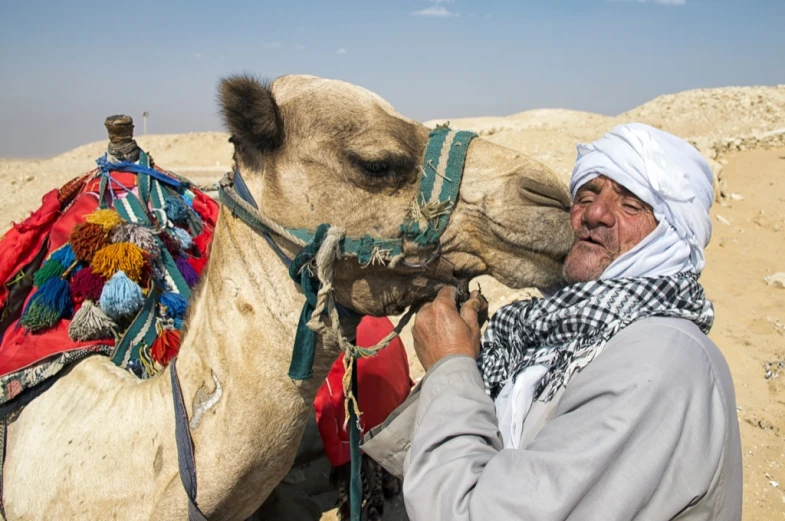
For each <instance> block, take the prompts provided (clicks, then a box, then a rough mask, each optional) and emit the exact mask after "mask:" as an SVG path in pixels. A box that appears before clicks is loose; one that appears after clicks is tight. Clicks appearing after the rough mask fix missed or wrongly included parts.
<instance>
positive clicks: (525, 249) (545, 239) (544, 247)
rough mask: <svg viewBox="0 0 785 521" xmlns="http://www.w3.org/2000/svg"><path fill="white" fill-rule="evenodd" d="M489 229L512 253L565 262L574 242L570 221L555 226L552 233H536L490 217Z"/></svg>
mask: <svg viewBox="0 0 785 521" xmlns="http://www.w3.org/2000/svg"><path fill="white" fill-rule="evenodd" d="M488 220H489V223H490V226H489V230H490V231H491V233H492V234H493V236H494V237H495V238H496V239H497V240H498V241H499V242H500V243H502V245H503V247H505V248H507V249H509V250H510V251H511V253H513V254H516V253H519V254H529V255H535V256H538V257H544V258H546V259H547V260H549V261H554V262H557V263H560V264H561V263H563V262H564V260H565V259H566V258H567V254H568V253H569V251H570V248H571V247H572V243H573V233H572V229H571V228H570V225H569V221H566V220H565V221H563V223H564V224H563V225H561V226H559V225H556V226H553V227H551V229H552V230H553V232H554V233H551V234H547V235H545V234H534V233H532V232H531V231H521V230H516V229H515V227H514V226H510V225H505V224H501V223H499V222H497V221H496V220H494V219H491V218H489V219H488Z"/></svg>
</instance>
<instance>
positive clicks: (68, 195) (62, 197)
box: [57, 176, 87, 208]
mask: <svg viewBox="0 0 785 521" xmlns="http://www.w3.org/2000/svg"><path fill="white" fill-rule="evenodd" d="M86 180H87V177H86V176H82V177H75V178H74V179H71V180H70V181H68V182H67V183H66V184H64V185H63V186H62V187H61V188H60V190H59V191H58V194H57V200H58V201H59V202H60V208H65V207H66V206H67V205H68V204H70V203H71V201H72V200H73V199H74V197H76V195H77V194H78V193H79V191H80V190H81V189H82V187H83V186H84V184H85V181H86Z"/></svg>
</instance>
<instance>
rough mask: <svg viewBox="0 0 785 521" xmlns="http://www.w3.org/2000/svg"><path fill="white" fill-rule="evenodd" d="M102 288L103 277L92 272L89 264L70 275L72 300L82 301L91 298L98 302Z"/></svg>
mask: <svg viewBox="0 0 785 521" xmlns="http://www.w3.org/2000/svg"><path fill="white" fill-rule="evenodd" d="M103 289H104V279H102V278H101V277H99V276H98V275H96V274H95V273H93V270H92V268H90V267H89V266H88V267H87V268H85V269H83V270H80V271H78V272H76V273H75V274H74V276H73V277H71V296H72V297H73V299H74V302H76V303H79V302H84V301H85V300H92V301H93V302H98V299H100V298H101V290H103Z"/></svg>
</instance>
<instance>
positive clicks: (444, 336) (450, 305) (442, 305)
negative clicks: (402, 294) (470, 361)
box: [412, 286, 488, 371]
mask: <svg viewBox="0 0 785 521" xmlns="http://www.w3.org/2000/svg"><path fill="white" fill-rule="evenodd" d="M457 294H458V290H457V289H456V288H454V287H452V286H445V287H443V288H442V289H441V290H439V293H438V295H436V298H435V299H434V300H433V302H431V303H428V304H425V305H423V306H422V307H421V308H420V311H418V312H417V318H415V320H414V327H413V328H412V336H413V337H414V351H415V352H416V353H417V358H419V359H420V363H421V364H422V366H423V367H424V368H425V370H426V371H427V370H428V369H430V368H431V366H432V365H433V364H435V363H436V362H438V361H439V360H441V359H442V358H444V357H445V356H449V355H467V356H471V357H472V358H474V359H476V358H477V356H478V355H479V354H480V337H481V333H480V322H479V320H478V317H480V316H482V317H483V320H484V319H485V318H487V316H488V301H486V300H485V298H484V297H483V296H482V295H480V293H479V292H477V291H472V293H471V295H469V300H467V301H466V302H465V303H464V304H463V306H461V311H460V313H459V312H458V308H457V307H456V305H455V299H456V296H457Z"/></svg>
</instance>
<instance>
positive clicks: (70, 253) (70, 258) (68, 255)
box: [49, 244, 76, 268]
mask: <svg viewBox="0 0 785 521" xmlns="http://www.w3.org/2000/svg"><path fill="white" fill-rule="evenodd" d="M49 259H50V260H56V261H57V262H59V263H60V264H62V265H63V266H65V267H66V268H67V267H68V266H70V265H72V264H73V263H74V262H76V254H75V253H74V250H73V248H71V245H70V244H66V245H65V246H61V247H60V248H58V249H57V251H55V252H54V253H53V254H52V255H51V256H50V257H49Z"/></svg>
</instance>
